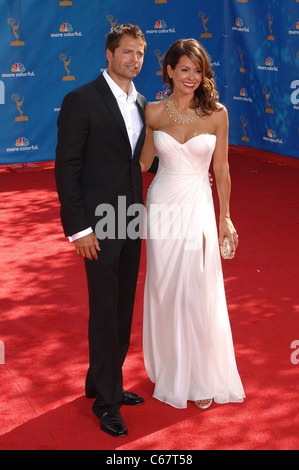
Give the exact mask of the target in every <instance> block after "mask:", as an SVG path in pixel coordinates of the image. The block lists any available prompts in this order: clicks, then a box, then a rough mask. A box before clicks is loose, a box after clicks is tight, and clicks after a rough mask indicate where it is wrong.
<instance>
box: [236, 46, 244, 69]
mask: <svg viewBox="0 0 299 470" xmlns="http://www.w3.org/2000/svg"><path fill="white" fill-rule="evenodd" d="M238 52H239V56H240V60H241V64H242V67H241V68H240V72H242V73H246V69H245V67H244V63H243V51H242V49H241V47H240V46H238Z"/></svg>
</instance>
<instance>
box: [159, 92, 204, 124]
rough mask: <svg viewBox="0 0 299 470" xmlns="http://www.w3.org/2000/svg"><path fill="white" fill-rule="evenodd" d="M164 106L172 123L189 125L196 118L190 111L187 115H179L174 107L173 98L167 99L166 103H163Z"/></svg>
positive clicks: (192, 111) (194, 113)
mask: <svg viewBox="0 0 299 470" xmlns="http://www.w3.org/2000/svg"><path fill="white" fill-rule="evenodd" d="M165 106H166V109H167V113H168V116H169V117H170V118H171V119H172V120H173V121H174V122H178V123H179V124H189V123H190V124H191V123H192V122H194V121H195V119H196V118H198V117H199V116H198V114H197V113H196V112H195V111H194V109H192V110H191V111H190V113H188V114H182V113H179V112H178V110H177V109H176V107H175V104H174V101H173V98H172V97H171V98H169V100H168V101H166V102H165Z"/></svg>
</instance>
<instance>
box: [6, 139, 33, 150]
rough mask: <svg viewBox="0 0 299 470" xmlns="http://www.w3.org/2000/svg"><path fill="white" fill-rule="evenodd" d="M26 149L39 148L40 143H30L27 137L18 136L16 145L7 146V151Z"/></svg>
mask: <svg viewBox="0 0 299 470" xmlns="http://www.w3.org/2000/svg"><path fill="white" fill-rule="evenodd" d="M26 150H39V147H38V145H30V142H29V140H28V139H27V137H18V138H17V140H16V141H15V145H14V147H11V148H7V149H6V152H9V153H12V152H23V151H26Z"/></svg>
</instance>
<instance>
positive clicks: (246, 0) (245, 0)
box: [237, 0, 248, 3]
mask: <svg viewBox="0 0 299 470" xmlns="http://www.w3.org/2000/svg"><path fill="white" fill-rule="evenodd" d="M237 2H240V3H248V0H237Z"/></svg>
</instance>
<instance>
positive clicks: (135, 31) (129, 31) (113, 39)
mask: <svg viewBox="0 0 299 470" xmlns="http://www.w3.org/2000/svg"><path fill="white" fill-rule="evenodd" d="M124 35H127V36H132V37H133V38H134V39H142V41H143V42H144V51H145V50H146V40H145V37H144V34H143V32H142V31H141V29H140V28H139V26H136V25H133V24H130V23H123V24H121V25H118V26H116V27H115V28H112V29H111V31H110V32H109V33H108V34H107V36H106V49H109V50H110V51H111V52H112V53H113V54H114V52H115V49H117V48H118V47H119V43H120V40H121V38H122V37H123V36H124Z"/></svg>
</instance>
